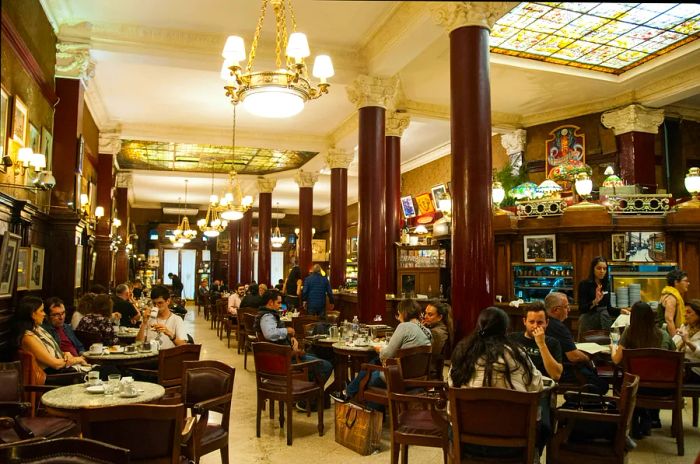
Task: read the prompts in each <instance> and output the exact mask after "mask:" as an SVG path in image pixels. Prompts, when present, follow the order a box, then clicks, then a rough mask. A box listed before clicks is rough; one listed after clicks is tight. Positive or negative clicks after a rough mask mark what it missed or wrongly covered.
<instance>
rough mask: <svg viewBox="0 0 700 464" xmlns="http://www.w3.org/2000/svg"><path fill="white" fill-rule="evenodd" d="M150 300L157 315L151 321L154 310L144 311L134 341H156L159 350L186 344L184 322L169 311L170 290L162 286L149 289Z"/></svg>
mask: <svg viewBox="0 0 700 464" xmlns="http://www.w3.org/2000/svg"><path fill="white" fill-rule="evenodd" d="M151 300H152V301H153V305H154V306H155V307H156V308H157V311H158V314H157V315H156V318H155V320H154V321H152V318H151V317H150V315H151V311H153V310H154V308H149V309H146V310H145V312H144V316H143V320H142V321H141V328H140V330H139V333H138V335H136V341H139V342H140V341H144V340H148V341H151V340H158V341H159V342H160V349H167V348H173V347H174V346H178V345H184V344H185V343H187V333H186V332H185V323H184V321H183V320H182V318H181V317H180V316H178V315H177V314H173V313H172V312H171V311H170V290H168V289H167V288H165V287H164V286H162V285H156V286H154V287H153V288H152V289H151ZM151 324H152V325H151ZM149 325H150V327H149Z"/></svg>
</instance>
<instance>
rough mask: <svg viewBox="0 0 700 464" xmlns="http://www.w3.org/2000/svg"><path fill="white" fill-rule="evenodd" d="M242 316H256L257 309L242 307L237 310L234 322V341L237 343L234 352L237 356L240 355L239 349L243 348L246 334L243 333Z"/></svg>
mask: <svg viewBox="0 0 700 464" xmlns="http://www.w3.org/2000/svg"><path fill="white" fill-rule="evenodd" d="M244 314H253V315H257V314H258V308H251V307H243V308H238V317H237V320H236V324H237V326H236V340H237V343H238V346H237V347H236V352H237V353H238V354H241V348H243V347H244V346H245V343H246V332H245V325H244V322H243V319H244V318H243V315H244Z"/></svg>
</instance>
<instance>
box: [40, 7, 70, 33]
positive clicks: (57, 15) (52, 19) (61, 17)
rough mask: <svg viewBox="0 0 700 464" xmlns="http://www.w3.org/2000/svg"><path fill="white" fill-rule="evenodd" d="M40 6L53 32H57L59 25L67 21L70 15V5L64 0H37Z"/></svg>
mask: <svg viewBox="0 0 700 464" xmlns="http://www.w3.org/2000/svg"><path fill="white" fill-rule="evenodd" d="M39 3H41V7H42V8H43V9H44V13H46V18H47V19H48V20H49V23H50V24H51V27H52V28H53V31H54V33H56V34H58V30H59V28H60V25H61V24H63V23H65V22H66V21H68V18H70V17H71V16H72V13H71V8H70V5H69V4H68V3H67V2H65V1H55V0H39Z"/></svg>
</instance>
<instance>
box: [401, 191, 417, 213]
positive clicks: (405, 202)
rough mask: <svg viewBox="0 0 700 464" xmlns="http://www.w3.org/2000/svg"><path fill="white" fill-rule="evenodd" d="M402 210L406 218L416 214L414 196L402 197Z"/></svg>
mask: <svg viewBox="0 0 700 464" xmlns="http://www.w3.org/2000/svg"><path fill="white" fill-rule="evenodd" d="M401 210H402V211H403V217H405V218H406V219H408V218H412V217H415V216H416V207H415V206H414V205H413V197H412V196H411V195H408V196H405V197H401Z"/></svg>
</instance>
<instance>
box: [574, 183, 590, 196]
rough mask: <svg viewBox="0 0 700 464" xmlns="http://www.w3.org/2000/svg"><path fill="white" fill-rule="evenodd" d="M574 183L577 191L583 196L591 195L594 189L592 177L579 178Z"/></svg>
mask: <svg viewBox="0 0 700 464" xmlns="http://www.w3.org/2000/svg"><path fill="white" fill-rule="evenodd" d="M574 185H575V186H576V191H577V192H578V194H579V195H581V196H582V197H585V196H587V195H590V194H591V192H592V191H593V181H592V180H591V179H578V180H577V181H576V182H575V183H574Z"/></svg>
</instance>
